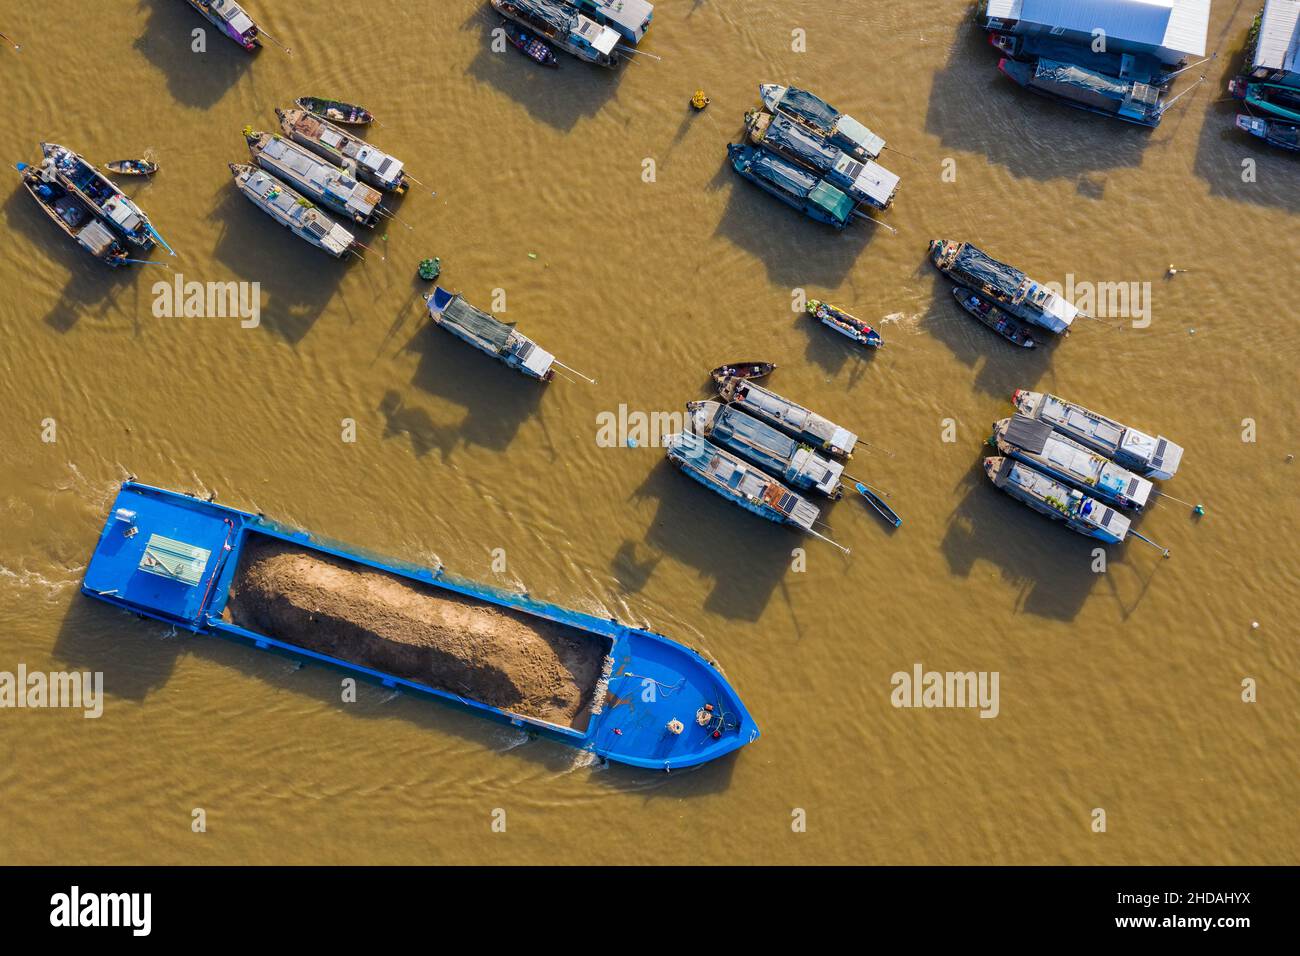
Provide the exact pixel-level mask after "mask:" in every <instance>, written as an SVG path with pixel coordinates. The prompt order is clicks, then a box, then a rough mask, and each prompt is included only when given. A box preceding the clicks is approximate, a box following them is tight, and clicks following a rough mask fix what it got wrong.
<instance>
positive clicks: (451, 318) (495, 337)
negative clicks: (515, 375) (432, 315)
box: [442, 296, 515, 352]
mask: <svg viewBox="0 0 1300 956" xmlns="http://www.w3.org/2000/svg"><path fill="white" fill-rule="evenodd" d="M442 320H443V321H444V322H446V323H448V324H449V325H455V326H458V327H459V328H462V329H464V330H465V331H466V332H469V333H470V334H471V335H473V336H474V337H475V338H479V339H482V340H483V341H485V342H487V343H489V344H490V345H491V346H492V347H493V348H494V349H496V350H497V351H498V352H500V351H501V350H502V349H504V348H505V347H506V343H508V342H509V341H510V336H511V334H512V333H513V332H514V329H515V327H514V325H513V324H506V323H505V322H502V321H500V320H499V319H495V318H493V317H492V316H490V315H488V314H487V313H486V312H483V311H481V310H479V309H476V308H474V306H472V305H470V304H469V303H468V302H466V301H465V300H464V299H462V298H461V297H460V296H457V297H456V298H454V299H452V300H451V301H450V302H449V303H447V307H446V308H445V309H444V310H443V313H442Z"/></svg>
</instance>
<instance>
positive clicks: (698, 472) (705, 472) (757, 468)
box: [667, 362, 903, 552]
mask: <svg viewBox="0 0 1300 956" xmlns="http://www.w3.org/2000/svg"><path fill="white" fill-rule="evenodd" d="M775 368H776V366H775V365H774V364H772V363H771V362H738V363H733V364H731V365H723V366H720V367H719V368H715V369H714V370H713V372H712V373H711V375H710V377H711V379H712V381H713V385H714V388H715V389H716V391H717V399H716V400H710V401H694V402H687V403H686V411H687V413H688V414H687V424H688V430H687V431H684V432H682V433H680V434H677V435H673V436H671V437H670V438H669V440H668V444H667V454H668V460H669V461H670V462H672V463H673V464H674V465H675V466H676V467H678V468H679V469H681V471H682V472H683V473H685V474H686V475H688V476H689V477H691V478H693V479H694V480H696V481H698V482H699V483H700V484H702V485H704V486H705V487H706V488H709V489H711V490H712V491H714V492H716V493H717V494H719V495H721V496H722V497H723V498H726V499H727V500H728V501H730V502H732V503H733V504H736V505H739V506H740V507H741V508H744V509H745V510H746V511H749V512H752V513H753V514H756V515H758V516H759V517H761V518H766V519H767V520H768V521H773V522H775V523H777V524H781V525H786V526H787V527H791V528H795V529H796V530H799V531H803V532H806V533H808V534H811V535H813V536H815V537H818V538H821V539H822V540H824V541H828V542H830V543H831V544H835V546H836V547H839V548H841V550H844V551H846V552H847V550H848V549H847V548H843V547H842V546H841V545H838V544H836V542H834V541H831V539H830V538H827V537H826V536H825V535H822V534H820V533H819V532H818V531H817V530H816V526H817V525H818V524H820V520H819V519H820V518H821V509H820V508H819V507H818V506H817V505H815V504H813V503H812V502H811V501H809V500H808V498H807V497H805V495H811V496H817V497H821V498H826V499H829V500H831V501H835V500H838V499H839V498H840V497H842V496H843V494H844V482H845V481H848V482H850V483H852V486H853V488H854V490H855V491H856V492H857V493H858V494H860V495H862V497H863V498H865V499H866V500H867V502H868V503H870V505H871V506H872V507H873V508H874V509H875V510H876V512H877V513H878V514H880V516H881V517H883V518H884V519H885V520H886V521H888V522H889V523H890V524H891V525H892V526H893V527H895V528H897V527H898V526H899V525H901V524H902V523H903V519H902V518H900V517H899V516H898V515H897V514H896V513H895V512H894V510H893V509H892V508H890V506H889V505H888V504H886V503H885V500H884V499H885V498H886V497H889V493H888V492H884V491H881V490H879V489H877V488H873V487H872V486H870V485H868V484H867V483H866V482H863V481H860V480H858V479H856V478H853V477H852V476H849V475H846V474H845V473H844V462H845V461H847V460H848V459H850V458H852V457H853V451H854V449H855V448H856V447H857V446H858V444H859V439H858V436H857V435H856V434H854V433H853V432H851V431H849V430H848V429H847V428H844V427H843V426H841V425H837V424H835V423H834V422H832V421H830V420H828V419H826V418H823V417H822V416H821V415H818V414H817V413H816V412H813V411H810V410H809V409H807V408H805V407H803V406H802V405H799V404H797V403H795V402H793V401H791V400H790V399H788V398H785V397H784V396H782V395H778V394H777V393H776V392H773V391H771V390H770V389H767V388H764V387H763V386H761V385H759V384H757V382H756V379H760V378H764V377H765V376H767V375H769V374H770V373H771V372H772V371H773V370H774V369H775Z"/></svg>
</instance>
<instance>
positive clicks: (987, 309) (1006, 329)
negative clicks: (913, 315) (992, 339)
mask: <svg viewBox="0 0 1300 956" xmlns="http://www.w3.org/2000/svg"><path fill="white" fill-rule="evenodd" d="M952 294H953V296H954V297H955V298H956V299H957V304H958V305H960V306H961V307H962V308H963V309H965V310H966V311H967V312H969V313H970V314H971V315H973V316H974V317H975V318H976V319H978V320H979V322H980V324H981V325H984V326H985V327H986V328H990V329H992V330H993V331H994V332H996V333H997V334H998V335H1000V336H1002V337H1003V338H1004V339H1006V340H1007V341H1008V342H1010V343H1011V344H1012V345H1019V346H1020V347H1021V348H1026V349H1032V348H1033V347H1034V346H1035V345H1036V344H1037V343H1036V342H1034V340H1033V337H1032V336H1031V335H1030V334H1029V329H1028V328H1026V327H1025V326H1024V325H1022V324H1021V323H1020V322H1018V321H1017V320H1016V319H1013V318H1012V317H1011V316H1010V315H1008V314H1007V313H1006V312H1003V311H1002V310H1001V309H999V308H998V307H997V306H996V305H994V304H993V303H992V302H990V301H989V300H988V299H984V298H981V297H980V296H979V295H978V294H976V293H975V292H974V291H972V290H970V289H968V288H966V287H965V286H962V285H959V286H957V287H956V288H954V289H953V290H952Z"/></svg>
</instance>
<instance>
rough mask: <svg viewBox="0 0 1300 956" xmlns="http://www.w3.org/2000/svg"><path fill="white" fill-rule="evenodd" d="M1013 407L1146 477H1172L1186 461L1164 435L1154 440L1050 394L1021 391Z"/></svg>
mask: <svg viewBox="0 0 1300 956" xmlns="http://www.w3.org/2000/svg"><path fill="white" fill-rule="evenodd" d="M1011 404H1013V405H1014V406H1015V407H1016V409H1017V410H1018V411H1019V412H1020V413H1021V414H1022V415H1024V416H1026V417H1028V418H1032V419H1036V420H1038V421H1042V422H1046V423H1047V424H1048V425H1050V426H1051V427H1052V428H1054V429H1056V430H1057V431H1058V432H1060V433H1061V434H1062V435H1065V436H1066V437H1067V438H1072V439H1074V440H1075V441H1077V442H1081V443H1082V444H1084V445H1086V446H1087V447H1088V448H1091V449H1092V450H1093V451H1098V452H1101V453H1102V454H1103V455H1105V456H1106V457H1107V458H1109V459H1111V460H1112V461H1114V462H1115V464H1117V465H1120V466H1122V467H1124V468H1128V469H1130V470H1132V471H1136V472H1138V473H1139V474H1140V475H1142V476H1144V477H1146V478H1158V479H1168V478H1172V477H1173V476H1174V473H1175V472H1176V471H1178V466H1179V464H1180V463H1181V462H1182V460H1183V447H1182V446H1181V445H1175V444H1174V443H1173V442H1171V441H1170V440H1169V439H1168V438H1165V437H1164V436H1163V435H1161V436H1157V437H1154V438H1153V437H1152V436H1150V435H1148V434H1146V432H1140V431H1138V430H1137V429H1136V428H1129V427H1128V426H1127V425H1121V424H1120V423H1119V422H1117V421H1114V420H1112V419H1109V418H1106V417H1105V416H1103V415H1098V414H1097V413H1096V412H1094V411H1091V410H1089V409H1087V408H1084V407H1083V406H1082V405H1076V404H1074V403H1073V402H1067V401H1066V400H1065V399H1063V398H1057V397H1056V396H1055V395H1051V394H1048V393H1047V392H1031V391H1029V390H1028V389H1023V388H1018V389H1016V390H1015V392H1014V393H1013V394H1012V396H1011Z"/></svg>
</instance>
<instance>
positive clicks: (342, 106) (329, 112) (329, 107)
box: [294, 96, 375, 126]
mask: <svg viewBox="0 0 1300 956" xmlns="http://www.w3.org/2000/svg"><path fill="white" fill-rule="evenodd" d="M294 105H295V106H299V107H301V108H302V109H305V110H307V111H308V112H309V113H315V114H316V115H317V116H323V117H325V119H327V120H329V121H330V122H331V123H342V124H343V125H345V126H365V125H367V124H369V123H373V122H374V121H375V114H374V113H372V112H370V110H368V109H366V108H365V107H364V106H354V105H353V104H351V103H344V102H343V101H342V100H329V99H325V98H324V97H321V96H300V97H298V98H297V99H296V100H294Z"/></svg>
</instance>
